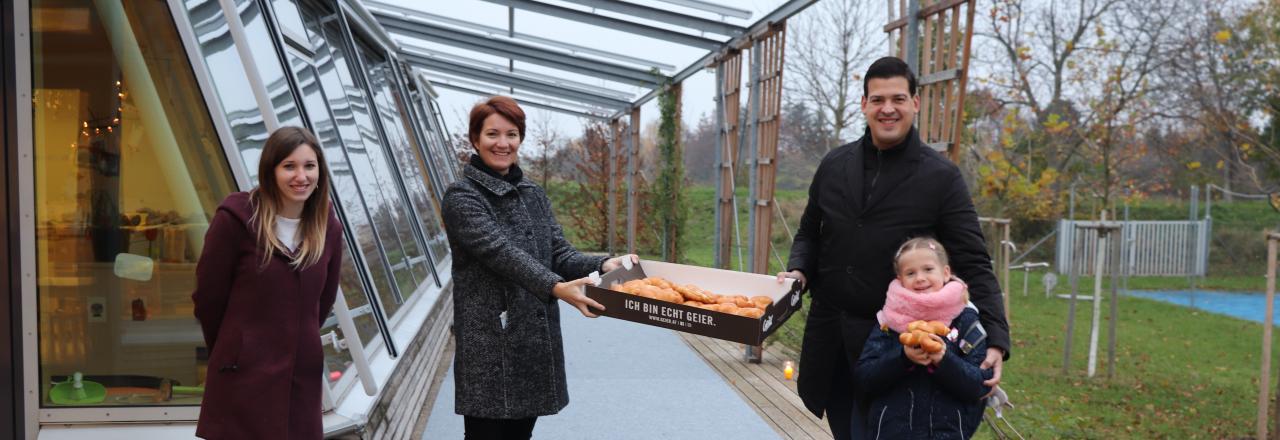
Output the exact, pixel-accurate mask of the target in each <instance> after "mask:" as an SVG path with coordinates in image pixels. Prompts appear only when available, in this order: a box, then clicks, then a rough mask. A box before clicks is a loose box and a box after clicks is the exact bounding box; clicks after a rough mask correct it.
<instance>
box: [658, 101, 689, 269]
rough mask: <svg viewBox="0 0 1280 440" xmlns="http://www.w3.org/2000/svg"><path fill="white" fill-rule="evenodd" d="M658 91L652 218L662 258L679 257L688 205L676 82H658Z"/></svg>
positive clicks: (671, 259) (682, 250)
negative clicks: (656, 230) (657, 233)
mask: <svg viewBox="0 0 1280 440" xmlns="http://www.w3.org/2000/svg"><path fill="white" fill-rule="evenodd" d="M660 87H661V88H662V93H660V94H659V95H658V110H659V112H660V115H661V116H660V119H659V123H658V139H657V141H658V159H659V160H661V161H662V162H661V164H660V165H659V167H658V178H657V182H656V184H657V187H656V188H655V191H654V197H655V200H654V210H653V214H654V218H655V220H656V222H657V223H659V224H660V225H662V229H661V230H662V233H661V234H660V237H661V238H662V258H663V259H664V260H666V261H670V262H679V261H681V260H682V259H683V256H684V254H683V252H684V246H683V241H684V232H685V224H686V223H687V220H688V217H689V208H688V206H687V205H686V202H685V199H684V179H685V177H684V161H683V159H682V158H681V148H680V132H681V130H680V108H679V96H680V95H679V93H680V86H679V84H675V85H672V84H671V83H670V81H669V80H668V81H665V83H664V84H663V85H662V86H660Z"/></svg>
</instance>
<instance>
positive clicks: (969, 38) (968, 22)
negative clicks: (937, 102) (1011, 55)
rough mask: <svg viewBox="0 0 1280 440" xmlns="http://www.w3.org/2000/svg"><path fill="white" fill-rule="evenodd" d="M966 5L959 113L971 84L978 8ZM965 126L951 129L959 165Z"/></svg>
mask: <svg viewBox="0 0 1280 440" xmlns="http://www.w3.org/2000/svg"><path fill="white" fill-rule="evenodd" d="M965 3H966V5H965V7H964V10H965V11H966V12H965V27H964V45H963V48H962V49H961V56H960V64H959V65H958V66H957V67H959V68H960V69H964V70H963V72H962V74H961V75H960V81H959V82H960V84H959V85H958V86H957V87H956V90H957V92H956V101H955V106H956V111H957V112H963V110H964V98H965V95H966V94H967V93H968V90H966V87H968V84H969V49H970V48H971V46H972V44H973V11H974V8H975V7H976V5H974V2H973V1H972V0H970V1H967V2H965ZM956 12H959V10H957V11H956ZM960 115H961V116H960V117H963V113H960ZM963 125H964V124H961V123H959V122H957V123H956V124H955V125H954V126H953V127H951V130H952V131H951V142H952V147H951V152H950V154H949V156H950V157H951V161H952V162H957V163H958V162H960V133H961V130H962V129H963Z"/></svg>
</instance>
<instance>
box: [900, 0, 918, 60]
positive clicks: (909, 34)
mask: <svg viewBox="0 0 1280 440" xmlns="http://www.w3.org/2000/svg"><path fill="white" fill-rule="evenodd" d="M903 38H906V40H907V44H906V51H905V53H904V54H903V56H904V57H905V58H906V60H905V61H906V62H907V67H910V68H911V71H912V72H916V73H917V74H919V72H920V0H909V1H908V2H907V28H906V32H904V33H903Z"/></svg>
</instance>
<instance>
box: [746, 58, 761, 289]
mask: <svg viewBox="0 0 1280 440" xmlns="http://www.w3.org/2000/svg"><path fill="white" fill-rule="evenodd" d="M761 46H762V45H761V44H760V42H759V41H758V40H755V41H752V46H751V70H750V75H751V76H750V79H748V80H747V84H749V87H751V91H750V93H751V98H750V99H749V100H748V101H747V102H748V103H749V104H750V106H751V110H750V111H751V113H750V117H749V118H748V119H747V136H746V150H747V164H748V165H750V167H751V171H750V180H748V182H749V185H750V186H749V188H750V190H749V193H748V194H749V195H748V196H747V204H748V205H749V206H750V207H751V209H748V211H747V212H748V216H747V234H749V235H748V236H747V255H748V257H747V271H748V272H760V268H758V267H756V260H757V258H756V257H755V256H756V253H757V252H758V250H757V249H756V247H757V246H759V245H760V244H759V243H760V240H759V239H758V238H757V237H756V222H757V221H759V219H757V218H756V216H757V214H756V210H755V209H754V208H755V203H756V197H757V195H758V194H759V189H758V186H759V185H760V182H759V180H760V179H759V177H758V176H757V174H759V173H758V169H759V168H760V163H759V156H760V155H759V150H760V148H759V145H760V98H761V90H760V89H761V87H760V85H761V84H762V83H763V81H762V80H761V71H760V62H761V58H762V56H763V53H762V52H764V48H763V47H761Z"/></svg>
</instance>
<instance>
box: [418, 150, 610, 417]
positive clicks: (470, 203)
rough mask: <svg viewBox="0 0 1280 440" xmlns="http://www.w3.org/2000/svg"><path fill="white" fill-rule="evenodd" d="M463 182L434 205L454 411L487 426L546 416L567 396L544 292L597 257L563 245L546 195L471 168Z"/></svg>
mask: <svg viewBox="0 0 1280 440" xmlns="http://www.w3.org/2000/svg"><path fill="white" fill-rule="evenodd" d="M463 174H464V176H465V178H463V179H459V180H458V181H457V182H454V183H453V184H452V185H450V186H449V189H448V191H447V192H446V193H445V196H444V204H443V211H444V223H445V229H446V231H447V232H448V235H449V247H450V248H451V250H452V251H453V282H454V287H453V321H454V337H455V338H456V342H457V350H456V352H455V354H454V365H453V368H454V386H455V388H456V390H457V396H456V401H455V408H456V409H455V411H456V412H457V413H458V414H462V415H468V416H474V417H484V418H493V419H516V418H527V417H536V416H544V415H550V414H555V413H557V412H559V411H560V410H561V409H563V408H564V407H565V405H568V404H569V392H568V388H567V385H566V383H565V373H564V347H563V343H562V341H561V337H560V312H559V310H560V308H559V304H557V301H556V298H555V297H554V296H552V295H551V288H552V287H553V286H555V284H556V283H558V282H561V281H565V280H573V279H577V278H581V277H584V276H586V275H587V274H589V273H591V271H595V270H599V269H600V265H601V264H602V263H603V262H604V257H592V256H588V255H584V254H582V253H580V252H578V251H577V250H576V249H574V248H573V246H572V245H570V244H569V242H568V241H566V240H565V238H564V232H563V230H561V228H560V224H559V223H556V220H555V217H554V216H553V215H552V213H551V202H550V201H549V200H548V199H547V195H546V193H545V192H543V190H542V188H540V187H538V185H535V184H533V182H530V181H529V180H528V179H523V180H521V181H520V182H519V183H518V184H517V185H515V186H512V185H511V184H510V183H508V182H506V181H504V180H502V179H498V178H496V177H494V176H491V175H489V174H486V173H485V172H484V171H481V170H480V169H478V168H476V167H474V166H471V165H468V166H466V167H464V172H463ZM504 310H505V311H506V322H505V328H504V323H503V321H502V319H501V317H500V315H501V314H502V312H503V311H504Z"/></svg>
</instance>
